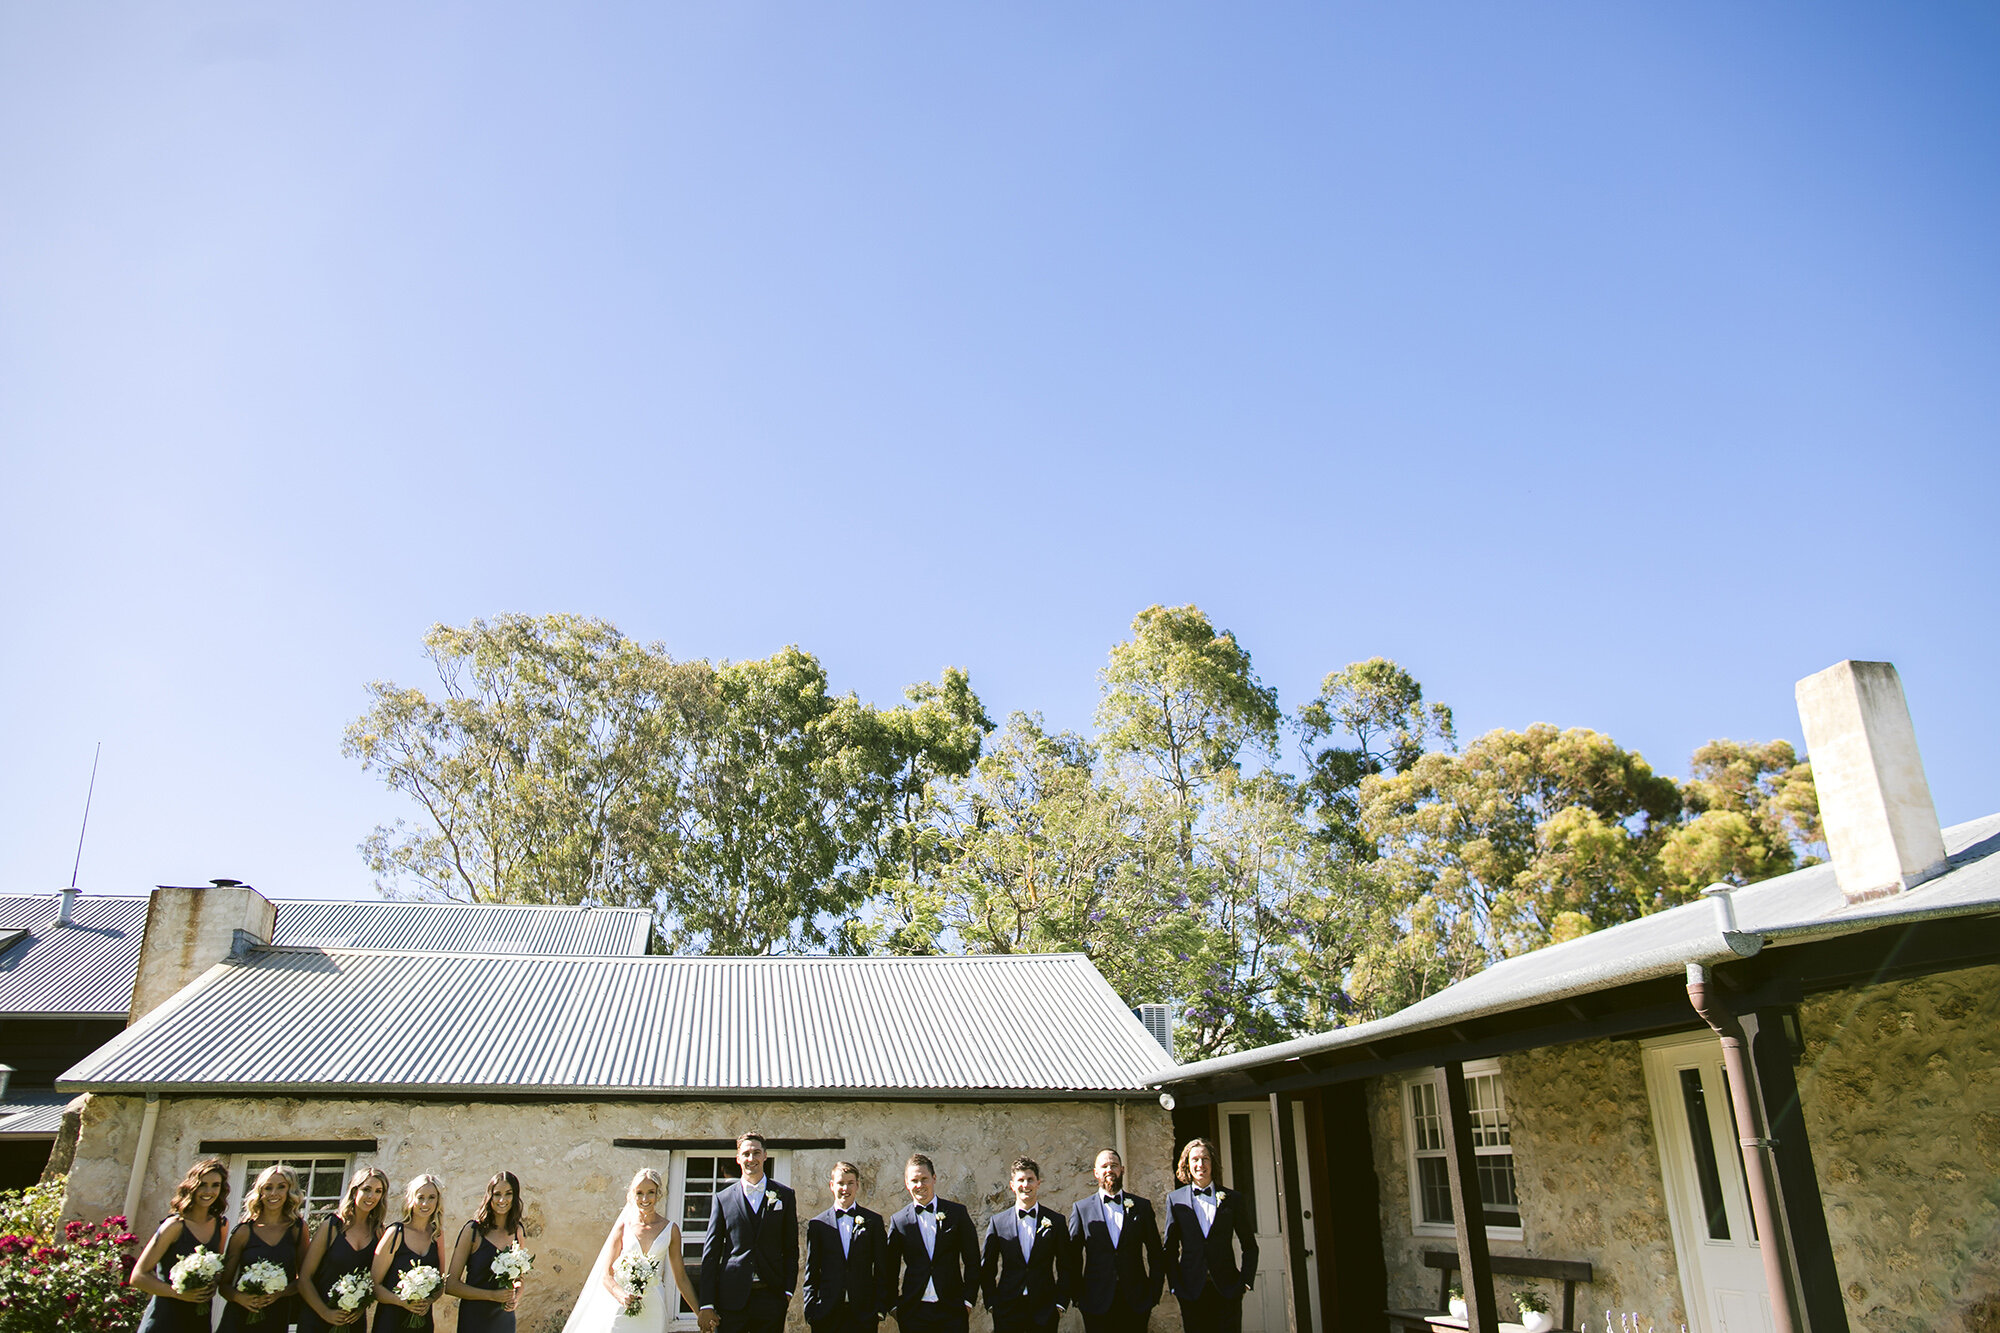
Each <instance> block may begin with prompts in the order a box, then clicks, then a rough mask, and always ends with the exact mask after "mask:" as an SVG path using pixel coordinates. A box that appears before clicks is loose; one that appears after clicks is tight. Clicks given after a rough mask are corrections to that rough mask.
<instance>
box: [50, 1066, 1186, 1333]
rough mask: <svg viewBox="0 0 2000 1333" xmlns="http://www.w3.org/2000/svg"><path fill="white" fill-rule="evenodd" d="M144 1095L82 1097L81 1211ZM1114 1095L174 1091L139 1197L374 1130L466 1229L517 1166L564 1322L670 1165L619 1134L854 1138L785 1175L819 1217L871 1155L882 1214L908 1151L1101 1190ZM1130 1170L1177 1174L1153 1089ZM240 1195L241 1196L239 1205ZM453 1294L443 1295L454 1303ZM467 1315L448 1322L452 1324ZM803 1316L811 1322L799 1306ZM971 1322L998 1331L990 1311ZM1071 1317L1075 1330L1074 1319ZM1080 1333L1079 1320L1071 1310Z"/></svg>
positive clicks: (401, 1173) (961, 1167) (114, 1177)
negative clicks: (648, 1174)
mask: <svg viewBox="0 0 2000 1333" xmlns="http://www.w3.org/2000/svg"><path fill="white" fill-rule="evenodd" d="M141 1109H142V1103H141V1102H140V1100H139V1099H137V1098H132V1097H93V1098H92V1099H91V1100H90V1104H89V1105H88V1106H87V1107H86V1108H85V1112H84V1115H83V1129H82V1134H81V1136H80V1138H79V1141H78V1148H77V1156H76V1165H75V1168H74V1170H73V1171H72V1173H71V1176H70V1184H69V1197H68V1201H67V1206H66V1211H67V1215H69V1216H73V1217H103V1216H106V1215H108V1214H110V1213H114V1212H116V1211H118V1210H119V1209H120V1208H121V1207H122V1206H123V1203H124V1197H125V1190H126V1184H127V1181H128V1180H129V1178H130V1171H131V1165H132V1160H133V1150H134V1148H135V1147H136V1144H137V1139H138V1129H139V1123H140V1115H141ZM1114 1114H1115V1112H1114V1109H1113V1105H1112V1104H1111V1103H1109V1102H1048V1103H1044V1102H1010V1101H995V1102H986V1103H962V1102H945V1103H934V1102H922V1103H916V1102H759V1103H754V1104H744V1103H729V1102H679V1103H668V1104H661V1103H640V1102H572V1103H499V1102H475V1103H466V1102H369V1101H340V1100H303V1099H298V1100H295V1099H286V1098H269V1099H255V1100H250V1099H231V1098H190V1099H185V1100H170V1099H168V1100H163V1101H162V1103H161V1108H160V1113H159V1122H158V1126H157V1128H156V1131H155V1138H154V1143H153V1151H152V1157H151V1163H150V1166H149V1169H148V1171H147V1173H146V1181H145V1185H144V1188H143V1193H142V1201H141V1203H140V1205H139V1209H138V1212H139V1218H138V1221H139V1224H140V1229H141V1230H144V1229H148V1228H150V1227H151V1226H152V1224H153V1222H154V1221H155V1220H156V1219H158V1218H159V1217H160V1216H161V1215H163V1214H164V1212H165V1210H166V1205H167V1201H168V1199H169V1198H170V1197H171V1195H172V1192H173V1187H174V1185H175V1184H176V1183H177V1182H178V1181H179V1180H180V1178H181V1176H182V1175H183V1174H184V1173H185V1172H186V1170H187V1167H188V1166H189V1164H191V1163H192V1162H194V1161H195V1160H196V1159H197V1158H199V1157H200V1155H201V1153H200V1143H201V1141H202V1140H203V1139H244V1140H254V1139H264V1140H281V1139H356V1138H362V1139H365V1138H372V1139H375V1140H376V1141H377V1143H378V1145H379V1151H378V1152H376V1153H375V1154H372V1155H371V1156H367V1157H363V1158H361V1159H359V1161H358V1164H359V1165H372V1166H377V1167H380V1168H381V1169H382V1170H383V1171H384V1172H385V1173H387V1175H388V1176H389V1179H390V1181H391V1182H392V1184H393V1186H394V1188H395V1189H396V1190H398V1191H400V1190H401V1188H402V1185H403V1182H405V1181H406V1180H408V1179H409V1178H410V1177H412V1176H415V1175H418V1174H421V1173H423V1172H427V1171H428V1172H432V1173H434V1174H436V1175H438V1176H439V1177H441V1178H442V1179H443V1181H444V1184H445V1193H446V1199H445V1202H446V1210H447V1213H448V1214H449V1216H450V1218H452V1219H454V1220H453V1221H452V1223H451V1225H452V1226H453V1228H454V1229H455V1228H456V1227H457V1225H458V1224H459V1222H460V1221H462V1220H463V1219H465V1218H466V1217H468V1216H470V1215H471V1213H472V1211H473V1209H474V1208H475V1207H476V1206H477V1204H478V1202H479V1199H480V1197H481V1195H482V1193H483V1191H484V1188H485V1184H486V1181H487V1179H488V1178H489V1177H490V1176H491V1175H492V1174H493V1172H495V1171H497V1170H501V1169H506V1170H510V1171H513V1172H514V1173H515V1175H517V1176H518V1177H519V1178H520V1180H521V1189H522V1193H523V1195H524V1196H525V1201H526V1221H527V1229H528V1233H529V1236H530V1240H529V1242H528V1248H529V1249H530V1250H531V1251H532V1252H533V1253H534V1254H535V1256H536V1271H535V1273H534V1274H533V1275H532V1276H531V1277H530V1279H529V1283H528V1286H527V1288H526V1290H525V1291H524V1293H523V1302H522V1307H521V1314H522V1317H521V1320H520V1328H521V1330H522V1333H554V1330H559V1329H560V1328H561V1327H562V1324H563V1320H564V1319H565V1318H566V1317H567V1315H568V1313H569V1309H570V1306H571V1304H572V1303H573V1301H574V1299H575V1296H576V1292H577V1290H578V1288H579V1285H580V1284H581V1282H582V1281H583V1275H584V1270H585V1269H586V1268H587V1267H588V1266H589V1264H590V1262H591V1261H592V1260H593V1259H594V1258H595V1257H596V1255H597V1252H598V1249H599V1247H600V1246H601V1245H602V1243H603V1240H604V1235H605V1231H606V1229H607V1228H608V1227H609V1225H610V1223H611V1221H612V1219H613V1217H614V1216H615V1214H616V1213H617V1210H618V1208H619V1206H620V1204H621V1202H622V1200H623V1195H624V1189H625V1185H626V1182H627V1181H628V1180H629V1179H630V1178H631V1176H632V1173H633V1172H634V1171H636V1170H638V1169H639V1168H640V1167H642V1166H654V1167H658V1168H660V1169H661V1170H662V1172H664V1171H665V1168H666V1166H667V1162H666V1156H667V1154H666V1153H665V1152H656V1151H645V1150H639V1149H629V1148H614V1147H613V1146H612V1144H611V1140H612V1139H614V1138H645V1139H673V1138H689V1139H707V1138H723V1137H729V1136H731V1135H733V1134H735V1133H737V1132H738V1131H740V1130H745V1129H755V1130H757V1131H758V1132H760V1133H762V1134H765V1135H767V1136H769V1137H771V1138H787V1139H823V1138H841V1139H844V1140H845V1141H846V1146H845V1147H844V1148H839V1149H811V1150H805V1149H801V1150H798V1151H796V1152H795V1153H794V1154H793V1160H792V1163H791V1170H790V1178H789V1181H788V1183H789V1184H791V1185H792V1186H793V1187H794V1188H795V1189H797V1190H798V1191H799V1201H800V1211H801V1212H802V1213H804V1214H805V1215H806V1216H810V1215H811V1214H813V1213H817V1212H819V1211H820V1210H821V1209H822V1208H824V1207H826V1206H827V1204H828V1201H829V1200H828V1195H827V1190H826V1179H827V1175H828V1171H829V1169H830V1168H831V1166H832V1163H833V1162H834V1160H835V1159H837V1158H846V1159H847V1160H849V1161H852V1162H854V1163H855V1164H856V1165H858V1166H859V1167H860V1168H861V1174H862V1182H861V1183H862V1201H863V1202H864V1203H866V1204H867V1205H868V1206H869V1207H872V1208H875V1209H877V1210H879V1211H881V1212H883V1213H884V1214H887V1213H890V1212H893V1211H894V1210H895V1209H896V1208H897V1207H899V1206H900V1205H901V1203H902V1202H903V1201H904V1200H905V1199H906V1197H907V1196H905V1195H904V1193H903V1191H902V1189H901V1181H902V1168H903V1162H904V1160H905V1158H907V1157H908V1155H909V1154H910V1153H911V1152H912V1151H922V1152H924V1153H926V1154H928V1155H929V1156H930V1157H932V1158H933V1159H934V1160H935V1161H936V1162H937V1166H938V1176H939V1182H938V1183H939V1192H940V1193H942V1194H943V1195H944V1196H945V1197H947V1198H952V1199H957V1200H958V1201H959V1202H961V1203H963V1204H965V1205H966V1206H967V1207H968V1208H970V1209H971V1210H972V1212H973V1214H974V1215H975V1217H978V1218H979V1219H980V1220H981V1221H982V1223H983V1220H984V1216H985V1215H986V1214H987V1213H989V1212H992V1211H994V1210H996V1209H998V1208H999V1207H1000V1206H1001V1205H1002V1204H1003V1203H1005V1202H1007V1201H1008V1200H1009V1198H1010V1196H1009V1195H1008V1194H1007V1176H1006V1171H1007V1164H1008V1163H1009V1162H1010V1161H1012V1160H1013V1159H1014V1158H1015V1157H1016V1156H1019V1155H1022V1154H1026V1155H1028V1156H1031V1157H1034V1158H1036V1159H1038V1160H1039V1161H1040V1162H1041V1164H1042V1170H1043V1173H1044V1180H1045V1182H1046V1184H1045V1193H1044V1198H1045V1199H1046V1200H1048V1201H1049V1202H1052V1203H1058V1204H1062V1205H1065V1206H1066V1205H1067V1204H1068V1203H1069V1202H1070V1201H1071V1200H1073V1199H1075V1198H1078V1197H1080V1196H1081V1195H1083V1194H1085V1193H1087V1192H1088V1191H1089V1190H1090V1189H1091V1188H1093V1182H1092V1180H1091V1176H1090V1168H1091V1163H1092V1160H1093V1159H1094V1158H1095V1156H1096V1154H1097V1152H1098V1150H1099V1149H1100V1148H1103V1147H1107V1146H1110V1145H1111V1144H1112V1143H1113V1133H1114ZM1126 1139H1127V1161H1128V1164H1129V1176H1128V1182H1129V1185H1130V1187H1131V1188H1132V1189H1134V1190H1136V1191H1137V1192H1138V1193H1141V1194H1144V1195H1148V1196H1150V1197H1151V1198H1152V1199H1154V1201H1155V1202H1156V1203H1159V1202H1161V1201H1163V1199H1164V1196H1165V1194H1166V1192H1167V1190H1168V1189H1169V1188H1170V1187H1171V1176H1172V1166H1173V1162H1172V1154H1173V1146H1174V1144H1173V1125H1172V1122H1171V1120H1170V1118H1169V1117H1168V1115H1167V1113H1166V1112H1165V1111H1163V1110H1161V1109H1160V1107H1159V1106H1158V1105H1156V1104H1154V1103H1152V1102H1147V1101H1134V1102H1131V1103H1128V1105H1127V1109H1126ZM233 1207H234V1202H233V1203H232V1208H233ZM451 1304H452V1302H449V1301H447V1302H445V1303H444V1307H441V1308H445V1309H448V1308H449V1307H450V1306H451ZM1173 1306H1174V1302H1173V1301H1171V1300H1168V1301H1165V1302H1163V1303H1162V1306H1161V1308H1160V1310H1159V1312H1158V1313H1157V1314H1156V1315H1155V1317H1154V1320H1153V1330H1154V1333H1179V1328H1180V1322H1179V1316H1178V1313H1177V1312H1176V1311H1175V1310H1174V1309H1173ZM455 1318H456V1317H455V1314H447V1315H446V1316H445V1317H444V1318H441V1319H440V1321H439V1323H440V1328H441V1329H444V1330H451V1329H453V1328H454V1327H455ZM792 1319H793V1327H794V1328H796V1329H802V1328H803V1327H804V1324H803V1321H802V1319H801V1318H800V1314H799V1304H798V1302H796V1301H795V1302H794V1303H793V1307H792ZM973 1319H974V1322H973V1328H974V1330H986V1329H990V1327H991V1322H990V1320H989V1319H988V1317H987V1315H986V1312H985V1311H984V1310H983V1309H982V1310H980V1311H978V1312H976V1313H975V1315H974V1317H973ZM1072 1324H1073V1325H1075V1328H1074V1329H1071V1328H1070V1325H1072ZM1064 1327H1065V1331H1066V1333H1079V1331H1080V1329H1081V1327H1082V1325H1081V1321H1080V1319H1079V1318H1078V1316H1077V1315H1076V1314H1075V1313H1074V1312H1072V1313H1071V1314H1069V1315H1068V1316H1067V1317H1066V1323H1065V1326H1064Z"/></svg>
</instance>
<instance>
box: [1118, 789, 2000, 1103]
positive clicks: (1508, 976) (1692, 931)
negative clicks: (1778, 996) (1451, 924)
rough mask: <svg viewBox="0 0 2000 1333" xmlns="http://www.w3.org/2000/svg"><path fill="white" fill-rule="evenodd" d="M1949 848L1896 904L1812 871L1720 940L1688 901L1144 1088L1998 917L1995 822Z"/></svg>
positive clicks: (1707, 905)
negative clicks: (1777, 957) (1882, 932)
mask: <svg viewBox="0 0 2000 1333" xmlns="http://www.w3.org/2000/svg"><path fill="white" fill-rule="evenodd" d="M1944 845H1945V853H1946V856H1947V857H1948V860H1949V867H1950V868H1949V869H1948V870H1947V871H1946V872H1945V873H1944V874H1942V875H1940V876H1938V877H1937V878H1936V879H1933V880H1929V881H1927V882H1925V883H1923V884H1919V885H1918V886H1917V887H1916V888H1914V889H1908V890H1905V891H1904V892H1902V893H1899V894H1896V895H1894V896H1892V897H1888V898H1875V899H1871V900H1870V901H1867V902H1862V903H1857V904H1854V905H1853V906H1849V905H1848V903H1847V900H1846V897H1845V896H1844V895H1843V894H1842V893H1841V891H1840V886H1839V885H1838V884H1837V883H1835V882H1834V876H1833V867H1832V866H1831V865H1816V866H1808V867H1806V868H1805V869H1804V870H1795V871H1793V872H1792V873H1791V874H1789V875H1779V876H1778V877H1776V878H1775V879H1767V880H1764V881H1763V882H1761V883H1758V884H1752V885H1749V886H1747V887H1745V888H1741V889H1738V890H1736V891H1735V892H1734V893H1731V894H1729V895H1727V899H1728V901H1729V904H1730V906H1731V909H1732V910H1733V912H1734V917H1735V923H1734V929H1733V930H1731V931H1728V932H1726V933H1725V931H1724V929H1723V926H1722V923H1721V920H1720V917H1719V915H1718V908H1717V905H1716V904H1715V903H1712V902H1692V903H1685V904H1683V905H1681V906H1679V907H1673V908H1669V909H1667V910H1666V911H1664V912H1656V913H1654V914H1653V915H1652V916H1647V917H1641V918H1640V919H1639V920H1637V921H1627V922H1625V923H1623V924H1622V925H1617V926H1611V927H1608V928H1606V929H1604V930H1599V931H1594V932H1592V933H1591V934H1589V935H1584V936H1581V937H1579V938H1577V939H1573V940H1566V941H1564V942H1563V943H1561V944H1551V945H1549V946H1548V947H1546V948H1542V949H1537V950H1535V951H1534V952H1533V953H1524V954H1521V955H1519V956H1518V957H1514V958H1508V959H1504V960H1502V961H1501V962H1498V963H1495V964H1494V965H1493V966H1492V967H1489V968H1487V969H1486V970H1485V971H1484V972H1480V973H1478V974H1477V975H1474V976H1470V977H1467V978H1466V979H1465V980H1464V981H1461V982H1458V983H1457V984H1456V985H1452V986H1447V987H1446V988H1445V989H1443V990H1441V991H1439V992H1438V993H1437V994H1435V995H1432V996H1429V997H1428V998H1426V999H1422V1000H1419V1001H1417V1003H1415V1004H1413V1005H1410V1006H1409V1007H1408V1008H1406V1009H1400V1010H1398V1011H1396V1012H1395V1013H1393V1014H1390V1015H1389V1016H1388V1017H1386V1018H1378V1019H1376V1020H1375V1021H1373V1022H1371V1023H1357V1024H1356V1025H1355V1026H1353V1027H1348V1028H1335V1029H1334V1030H1333V1031H1331V1032H1320V1033H1315V1034H1313V1035H1312V1036H1309V1037H1298V1038H1295V1039H1293V1040H1291V1041H1284V1042H1278V1043H1276V1044H1275V1045H1271V1046H1261V1047H1258V1048H1257V1049H1256V1050H1250V1051H1241V1052H1238V1053H1237V1054H1235V1055H1222V1056H1217V1057H1215V1058H1214V1059H1212V1060H1202V1061H1199V1062H1197V1063H1194V1064H1186V1065H1179V1066H1175V1067H1173V1068H1170V1069H1160V1070H1158V1071H1157V1072H1156V1073H1155V1074H1154V1075H1153V1077H1152V1078H1151V1079H1149V1080H1147V1081H1148V1082H1149V1083H1151V1084H1152V1085H1153V1086H1156V1087H1157V1086H1163V1085H1166V1084H1178V1083H1187V1082H1192V1081H1194V1080H1197V1079H1203V1078H1209V1077H1213V1076H1214V1075H1217V1074H1230V1073H1242V1072H1243V1071H1246V1070H1250V1069H1256V1068H1261V1067H1263V1066H1267V1065H1272V1064H1278V1063H1281V1062H1283V1061H1287V1060H1296V1059H1302V1058H1303V1057H1305V1056H1308V1055H1318V1054H1321V1053H1323V1052H1327V1051H1334V1050H1339V1049H1341V1048H1343V1047H1349V1046H1360V1045H1364V1044H1366V1043H1368V1042H1371V1041H1380V1040H1382V1039H1383V1038H1385V1037H1391V1036H1403V1035H1408V1034H1410V1033H1416V1032H1423V1031H1426V1030H1430V1029H1437V1028H1443V1027H1447V1026H1449V1025H1451V1024H1453V1023H1461V1022H1464V1021H1466V1020H1467V1019H1473V1018H1481V1017H1484V1016H1486V1015H1488V1014H1498V1013H1505V1012H1507V1011H1509V1010H1512V1009H1525V1008H1527V1007H1529V1006H1530V1005H1536V1004H1545V1003H1548V1002H1549V1001H1552V1000H1561V999H1566V998H1569V997H1571V996H1576V995H1585V994H1589V993H1590V992H1593V991H1601V990H1610V989H1612V988H1613V987H1616V986H1624V985H1629V984H1631V983H1633V982H1637V981H1649V980H1653V979H1655V978H1658V977H1667V976H1675V975H1679V974H1680V973H1682V972H1683V971H1685V969H1686V967H1687V965H1688V964H1689V963H1718V962H1726V961H1728V960H1729V959H1731V958H1738V957H1744V956H1748V955H1751V954H1755V953H1757V952H1758V951H1760V950H1761V949H1763V948H1765V947H1766V946H1768V945H1780V944H1786V943H1793V942H1799V941H1803V940H1808V939H1824V938H1829V937H1832V936H1837V935H1851V934H1855V933H1857V932H1860V931H1864V930H1874V929H1877V928H1879V927H1882V926H1888V925H1895V924H1899V923H1903V922H1912V921H1923V920H1929V919H1935V918H1941V917H1951V916H1979V915H1987V914H1992V913H2000V856H1996V855H1994V853H1995V852H2000V814H1996V815H1988V816H1987V817H1986V818H1984V819H1975V820H1973V821H1971V822H1970V823H1965V824H1958V825H1955V826H1953V827H1951V828H1948V829H1946V830H1944ZM1690 1012H1692V1011H1690Z"/></svg>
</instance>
